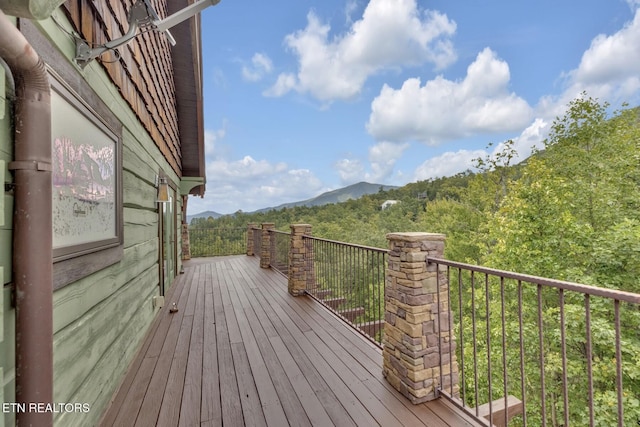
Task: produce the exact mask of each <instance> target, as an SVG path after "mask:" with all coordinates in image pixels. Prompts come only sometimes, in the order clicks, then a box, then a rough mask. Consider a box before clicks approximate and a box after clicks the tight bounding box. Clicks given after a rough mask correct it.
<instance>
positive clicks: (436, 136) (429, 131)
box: [367, 48, 532, 145]
mask: <svg viewBox="0 0 640 427" xmlns="http://www.w3.org/2000/svg"><path fill="white" fill-rule="evenodd" d="M509 80H510V73H509V65H508V64H507V63H506V62H505V61H503V60H501V59H499V58H498V57H497V55H496V54H495V52H493V51H492V50H491V49H489V48H486V49H484V50H483V51H482V52H480V53H479V54H478V56H477V57H476V60H475V61H474V62H473V63H472V64H471V65H469V67H468V68H467V75H466V77H465V78H464V80H462V81H459V82H456V81H451V80H447V79H445V78H444V77H442V76H438V77H436V78H435V79H434V80H430V81H428V82H427V83H426V84H425V85H424V86H421V82H420V79H418V78H411V79H408V80H406V81H405V82H404V84H403V85H402V87H401V88H400V89H397V90H396V89H393V88H391V87H389V86H388V85H386V84H385V85H384V87H383V88H382V90H381V92H380V94H379V95H378V96H377V97H376V98H375V99H374V100H373V102H372V103H371V115H370V117H369V122H368V123H367V130H368V131H369V133H370V134H371V135H372V136H373V137H374V138H375V139H377V140H387V141H412V140H415V141H420V142H424V143H426V144H429V145H436V144H438V143H440V142H442V141H447V140H452V139H457V138H463V137H468V136H471V135H475V134H479V133H492V132H505V131H515V130H519V129H522V128H523V127H524V126H526V124H527V123H529V121H530V120H531V117H532V110H531V107H529V105H528V104H527V102H526V101H525V100H524V99H522V98H520V97H518V96H517V95H516V94H514V93H512V92H511V93H510V92H509V90H508V87H509Z"/></svg>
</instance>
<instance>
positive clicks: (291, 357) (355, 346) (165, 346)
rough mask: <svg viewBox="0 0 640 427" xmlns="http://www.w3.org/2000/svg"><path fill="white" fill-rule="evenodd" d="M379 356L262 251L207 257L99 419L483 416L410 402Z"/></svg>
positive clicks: (275, 422)
mask: <svg viewBox="0 0 640 427" xmlns="http://www.w3.org/2000/svg"><path fill="white" fill-rule="evenodd" d="M173 302H176V303H177V305H178V308H179V311H178V312H177V313H170V312H169V308H170V306H171V304H172V303H173ZM381 360H382V355H381V352H380V349H379V348H378V347H377V346H375V345H373V344H372V343H371V342H370V341H368V340H366V339H365V338H364V337H363V336H362V335H360V334H359V333H358V332H356V331H355V330H354V329H352V328H351V327H349V326H348V325H346V324H345V323H343V322H342V321H341V320H340V319H338V318H337V317H336V316H335V315H333V314H332V313H330V312H329V311H328V310H326V309H325V308H324V307H323V306H322V305H321V304H319V303H317V302H316V301H314V300H313V299H311V298H309V297H292V296H290V295H289V294H288V293H287V283H286V278H285V277H283V276H282V275H281V274H279V273H277V272H274V271H272V270H265V269H261V268H260V267H259V263H258V262H257V260H256V259H255V258H253V257H246V256H236V257H218V258H209V259H206V260H205V259H199V260H196V261H194V262H189V263H186V272H185V274H183V275H181V276H180V277H179V278H178V279H177V280H176V282H175V284H174V286H173V287H172V289H170V290H169V292H167V300H166V306H165V307H164V308H163V309H162V310H161V311H160V313H159V315H158V317H157V318H156V320H155V321H154V324H153V325H152V326H151V327H150V329H149V333H148V335H147V337H146V339H145V341H144V342H143V344H142V346H141V348H140V350H139V352H138V355H137V356H136V358H135V360H134V361H133V362H132V363H131V365H130V368H129V371H128V373H127V375H126V376H125V378H124V379H123V381H122V384H121V386H120V387H119V389H118V392H117V393H116V394H115V395H114V397H113V402H112V404H111V406H110V407H109V408H108V409H107V410H106V411H105V414H104V415H103V418H102V422H101V425H104V426H112V425H118V426H127V425H140V426H155V425H167V426H178V425H184V426H195V425H201V426H220V425H224V426H244V425H250V426H274V427H280V426H286V425H292V426H293V425H295V426H298V425H300V426H311V425H314V426H330V425H336V426H372V425H382V426H398V425H402V426H425V425H428V426H435V427H438V426H442V427H446V426H473V425H477V424H476V423H474V422H473V420H471V419H469V418H468V417H466V416H464V415H462V414H460V413H458V411H457V410H456V408H455V407H454V406H452V405H449V404H447V403H446V402H441V401H434V402H429V403H426V404H422V405H412V404H411V403H410V402H409V401H408V400H407V399H405V398H404V397H403V396H402V395H400V394H399V393H398V392H396V391H395V390H394V389H393V388H392V387H391V386H390V385H389V384H388V383H387V382H386V380H385V379H384V378H383V377H382V368H381Z"/></svg>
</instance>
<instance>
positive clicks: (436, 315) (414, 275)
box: [382, 233, 458, 404]
mask: <svg viewBox="0 0 640 427" xmlns="http://www.w3.org/2000/svg"><path fill="white" fill-rule="evenodd" d="M387 240H388V241H389V249H390V250H389V258H388V268H387V277H386V280H385V324H384V338H383V341H382V344H383V369H382V373H383V375H384V377H385V378H386V379H387V381H388V382H389V383H390V384H391V385H392V386H393V387H394V388H395V389H396V390H398V391H399V392H400V393H402V394H403V395H404V396H405V397H407V398H408V399H409V400H410V401H411V402H412V403H414V404H419V403H423V402H426V401H429V400H434V399H436V398H437V397H438V393H437V389H438V388H439V387H440V386H441V383H440V382H441V381H442V384H444V385H446V386H447V388H448V387H449V386H450V384H451V383H452V382H453V387H452V388H453V390H454V394H457V389H458V366H457V362H456V359H455V354H454V355H453V356H452V353H453V351H454V350H455V341H453V338H450V337H449V319H451V318H452V317H451V311H450V308H449V300H448V279H447V274H446V271H445V270H442V271H438V267H437V266H436V265H432V264H430V263H428V262H426V260H427V257H430V256H431V257H439V258H442V256H443V252H444V242H445V236H444V235H443V234H432V233H390V234H387ZM438 302H439V306H438ZM441 356H442V360H440V358H441Z"/></svg>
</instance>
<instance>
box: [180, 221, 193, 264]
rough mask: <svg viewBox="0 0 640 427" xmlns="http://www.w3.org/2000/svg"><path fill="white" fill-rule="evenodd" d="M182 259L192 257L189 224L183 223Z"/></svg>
mask: <svg viewBox="0 0 640 427" xmlns="http://www.w3.org/2000/svg"><path fill="white" fill-rule="evenodd" d="M181 232H182V260H183V261H185V260H188V259H191V242H190V240H189V224H187V223H186V222H183V223H182V230H181Z"/></svg>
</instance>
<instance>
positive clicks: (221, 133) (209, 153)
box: [204, 121, 227, 159]
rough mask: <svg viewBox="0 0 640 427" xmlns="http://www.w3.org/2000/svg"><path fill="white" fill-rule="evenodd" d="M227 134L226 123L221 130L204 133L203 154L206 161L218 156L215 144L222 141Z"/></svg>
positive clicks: (217, 148)
mask: <svg viewBox="0 0 640 427" xmlns="http://www.w3.org/2000/svg"><path fill="white" fill-rule="evenodd" d="M226 133H227V130H226V121H225V122H224V124H223V126H222V128H221V129H215V130H209V129H207V130H205V131H204V154H205V156H206V158H207V159H210V158H213V157H214V156H218V155H219V151H220V147H219V146H218V144H216V142H218V141H220V140H222V139H224V137H225V135H226Z"/></svg>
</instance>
